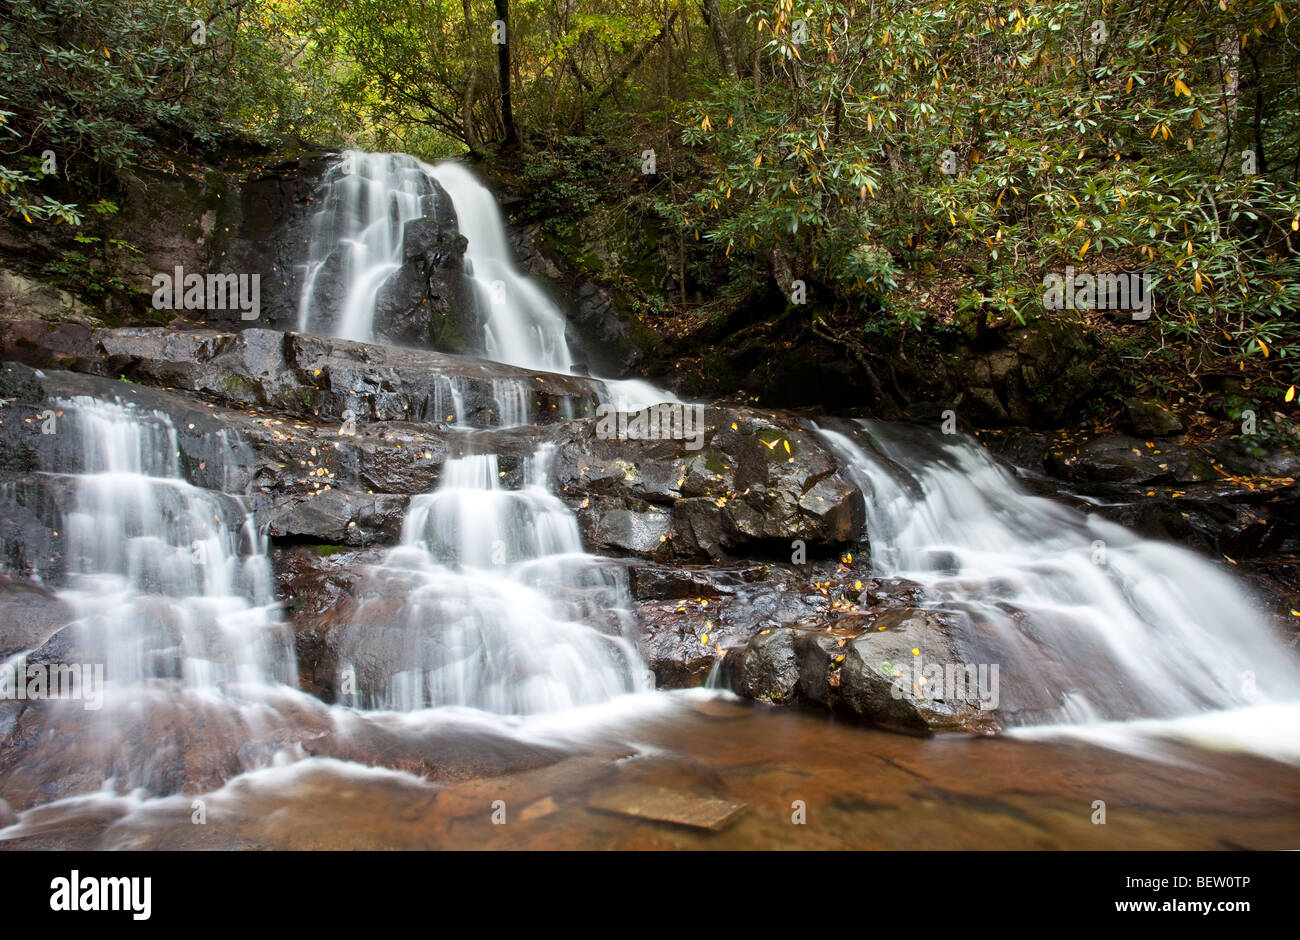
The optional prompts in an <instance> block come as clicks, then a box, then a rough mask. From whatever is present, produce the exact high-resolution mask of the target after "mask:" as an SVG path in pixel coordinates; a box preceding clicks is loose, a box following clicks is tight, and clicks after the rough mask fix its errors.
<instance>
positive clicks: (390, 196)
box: [298, 150, 437, 343]
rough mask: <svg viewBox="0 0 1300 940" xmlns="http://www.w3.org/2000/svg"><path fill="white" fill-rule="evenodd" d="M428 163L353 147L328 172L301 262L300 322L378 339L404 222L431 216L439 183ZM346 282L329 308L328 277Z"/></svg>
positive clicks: (304, 328)
mask: <svg viewBox="0 0 1300 940" xmlns="http://www.w3.org/2000/svg"><path fill="white" fill-rule="evenodd" d="M429 170H430V168H429V166H428V165H427V164H424V163H421V162H420V161H419V160H417V159H415V158H414V157H411V156H407V155H406V154H403V153H363V152H361V151H359V150H349V151H347V152H346V153H345V154H344V155H343V158H342V159H341V160H340V161H339V162H338V163H336V164H334V165H333V166H331V167H330V169H329V171H328V172H327V173H326V175H325V180H324V185H323V192H322V196H321V207H320V208H319V209H318V210H317V211H316V213H315V215H314V216H313V217H312V221H311V238H310V242H309V248H308V255H307V260H306V262H305V264H304V265H303V266H302V267H303V270H302V275H303V287H302V292H301V294H300V295H299V300H298V329H299V331H301V332H304V333H322V334H331V333H332V334H333V335H334V336H338V337H340V338H341V339H351V340H357V341H359V342H367V343H368V342H373V341H374V338H375V330H374V319H375V306H376V304H377V303H378V300H379V292H380V290H381V289H382V288H383V286H384V282H385V281H387V280H388V278H389V276H390V275H392V274H393V273H394V272H396V271H397V270H398V269H399V268H401V266H402V261H403V239H404V236H405V233H406V224H407V223H408V222H411V221H414V220H416V219H420V218H424V217H426V216H432V215H434V214H435V213H436V210H437V190H436V189H435V188H434V186H433V184H432V182H431V177H430V174H429ZM334 279H336V280H337V281H338V282H339V283H340V284H341V285H342V291H341V294H342V301H341V303H340V304H339V309H338V310H337V311H336V312H331V311H329V310H327V309H325V307H324V305H323V304H322V298H321V296H320V295H321V292H322V283H321V282H322V281H323V280H334Z"/></svg>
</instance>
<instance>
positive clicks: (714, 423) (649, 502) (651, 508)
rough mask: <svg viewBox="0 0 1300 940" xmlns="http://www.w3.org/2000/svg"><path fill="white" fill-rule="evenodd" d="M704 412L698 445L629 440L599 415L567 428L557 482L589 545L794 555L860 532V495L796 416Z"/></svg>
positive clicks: (712, 554)
mask: <svg viewBox="0 0 1300 940" xmlns="http://www.w3.org/2000/svg"><path fill="white" fill-rule="evenodd" d="M688 407H689V406H688ZM702 415H703V420H702V422H701V425H700V426H699V428H697V429H696V430H697V431H698V437H696V438H695V439H694V440H689V439H687V438H686V437H681V438H678V439H673V438H666V437H660V438H659V439H655V440H635V439H623V440H620V439H618V438H617V437H615V436H612V435H609V434H606V433H603V430H602V424H601V422H600V421H598V420H594V419H589V420H586V421H575V422H572V423H571V424H570V425H568V426H567V427H566V428H565V429H564V431H563V433H562V434H561V435H560V436H559V437H558V438H557V450H558V453H557V459H556V467H555V471H554V480H555V483H556V485H557V487H558V489H559V492H560V494H561V495H562V496H563V497H564V498H565V499H567V500H569V501H570V502H571V503H576V504H577V505H576V509H577V513H578V519H579V523H580V524H581V526H582V531H583V535H584V537H585V538H586V540H587V541H588V543H589V544H590V545H592V546H593V547H595V548H596V549H598V550H601V551H610V552H617V553H630V554H635V555H639V556H642V557H650V558H658V559H666V558H669V557H676V558H683V559H694V560H703V559H713V560H715V561H716V560H719V559H722V558H724V557H725V556H726V555H727V554H728V553H732V552H745V551H748V552H750V553H755V552H756V553H759V554H769V555H772V556H775V557H778V558H782V557H783V558H787V559H789V558H791V557H792V556H793V555H795V554H796V553H797V552H798V551H799V550H800V546H799V545H798V544H796V543H802V546H803V550H804V551H806V552H809V553H812V554H816V553H818V552H821V553H823V554H826V553H830V552H834V551H837V550H839V549H840V548H842V547H844V546H846V545H847V544H848V543H850V542H851V541H853V540H854V539H856V538H857V537H858V536H859V535H860V533H861V529H862V524H863V518H864V508H863V503H862V496H861V493H860V492H859V491H858V489H857V487H856V486H854V485H853V483H851V482H850V481H849V480H848V479H847V478H846V477H845V476H844V475H843V473H842V472H841V468H840V466H839V464H838V462H837V461H836V459H835V457H834V456H833V455H832V454H831V453H830V452H829V451H828V450H827V449H826V448H825V447H824V446H823V445H822V443H821V441H820V439H819V438H818V437H817V436H816V435H815V434H814V433H812V432H811V431H809V430H807V429H806V428H804V427H803V426H802V425H801V424H800V423H799V421H798V420H797V419H796V418H794V417H793V416H790V415H780V414H773V413H768V412H759V411H755V410H752V409H746V408H727V409H723V408H705V409H703V412H702ZM630 437H631V434H630V433H629V438H630Z"/></svg>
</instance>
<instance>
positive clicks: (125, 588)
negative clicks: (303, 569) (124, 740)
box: [59, 397, 294, 688]
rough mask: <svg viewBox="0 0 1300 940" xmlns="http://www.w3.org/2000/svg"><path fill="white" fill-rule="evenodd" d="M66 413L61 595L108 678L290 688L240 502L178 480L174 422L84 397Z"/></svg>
mask: <svg viewBox="0 0 1300 940" xmlns="http://www.w3.org/2000/svg"><path fill="white" fill-rule="evenodd" d="M59 405H60V407H61V408H63V409H64V410H66V411H67V412H68V413H69V415H70V416H71V418H72V423H73V424H74V425H75V429H76V431H75V433H76V434H77V440H78V442H79V444H80V448H79V451H78V452H77V453H76V455H75V457H74V458H73V459H74V460H77V461H79V465H74V466H71V467H69V468H68V472H70V473H73V474H75V477H74V482H75V486H74V490H73V498H72V505H71V506H70V507H69V508H68V509H67V510H66V511H65V512H64V517H63V523H62V527H63V529H64V536H65V543H64V544H65V556H66V559H67V567H68V570H67V590H65V591H64V592H63V596H64V599H65V600H68V601H69V602H70V603H71V604H72V606H73V608H74V610H76V612H77V614H78V625H79V628H80V630H81V632H82V635H83V639H84V642H85V644H86V646H87V648H88V649H90V650H95V651H97V652H98V654H99V655H102V656H103V657H104V665H105V675H106V677H107V678H108V679H109V680H110V681H111V682H113V683H115V684H118V683H124V682H132V681H140V680H146V679H155V678H173V679H180V680H182V681H183V682H184V684H185V685H187V686H191V687H198V688H211V687H214V686H217V685H218V684H221V683H225V682H229V681H238V682H243V683H262V684H269V683H273V682H292V681H294V667H293V652H292V647H291V646H290V643H289V640H288V636H287V632H286V631H285V630H284V629H283V627H282V625H281V624H280V623H279V622H278V619H277V618H276V617H275V616H274V613H273V608H272V606H271V605H272V602H273V589H272V576H271V566H270V562H269V560H268V559H267V556H266V554H265V545H264V542H263V539H262V537H261V535H260V534H259V533H258V532H257V529H256V526H255V525H254V522H253V519H252V517H251V515H250V514H248V513H247V512H246V511H244V509H243V508H242V507H241V506H240V505H239V503H238V502H237V501H236V500H234V499H231V498H229V497H225V496H224V495H223V494H219V493H214V492H212V491H210V490H205V489H201V488H199V487H196V486H193V485H191V484H190V483H188V482H186V481H185V480H184V479H183V478H182V476H181V473H180V467H179V463H178V460H177V454H178V445H177V437H176V429H175V427H174V426H173V424H172V421H171V419H170V418H169V417H168V416H167V415H165V414H161V413H158V412H153V413H143V412H141V411H140V410H139V409H136V408H133V407H129V406H124V405H120V404H117V403H113V402H105V401H100V400H97V399H93V398H88V397H79V398H76V399H73V400H68V401H61V402H60V403H59Z"/></svg>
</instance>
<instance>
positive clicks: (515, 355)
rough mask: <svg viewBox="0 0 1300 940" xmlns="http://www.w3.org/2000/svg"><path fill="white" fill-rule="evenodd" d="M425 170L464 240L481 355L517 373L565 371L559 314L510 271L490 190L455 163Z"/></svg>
mask: <svg viewBox="0 0 1300 940" xmlns="http://www.w3.org/2000/svg"><path fill="white" fill-rule="evenodd" d="M426 170H427V172H428V173H429V174H430V175H431V176H432V177H433V179H435V180H437V181H438V183H439V185H441V186H442V188H443V189H445V190H446V191H447V194H448V195H449V196H450V197H451V201H452V204H453V205H455V207H456V219H457V221H458V223H459V225H460V232H461V234H462V235H464V236H465V238H466V239H467V240H468V246H467V248H466V251H465V276H466V278H468V280H469V283H470V285H471V287H472V288H473V293H474V299H475V302H476V303H477V304H478V313H479V321H480V322H481V323H482V324H483V353H484V355H485V356H486V357H487V358H488V359H491V360H493V361H494V362H504V363H505V364H506V365H512V366H519V367H520V368H523V369H530V370H534V371H539V372H563V373H567V372H569V371H570V370H571V369H572V367H573V358H572V356H571V354H570V352H569V344H568V342H567V341H566V340H565V338H564V330H565V327H566V325H567V324H566V321H565V317H564V313H563V312H562V311H561V310H560V309H559V308H558V307H556V306H555V304H553V303H552V302H551V301H550V299H549V298H548V297H547V296H546V294H545V293H544V292H543V291H542V290H541V288H539V287H538V286H537V285H536V284H535V283H533V281H532V280H531V279H530V278H528V277H526V276H525V275H524V274H523V273H522V272H520V271H519V269H518V268H517V267H516V266H515V262H514V253H513V252H512V251H511V250H510V243H509V241H508V240H507V239H506V228H505V221H504V219H502V217H501V210H500V209H499V208H498V207H497V201H496V197H495V196H493V195H492V191H491V190H489V189H488V188H487V187H486V186H484V185H483V184H482V183H480V182H479V181H478V180H477V179H476V178H475V177H474V174H473V173H471V172H470V171H469V170H468V169H466V168H465V167H464V166H462V165H461V164H459V163H456V162H452V161H448V162H445V163H440V164H439V165H438V166H436V167H426Z"/></svg>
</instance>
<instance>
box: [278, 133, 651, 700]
mask: <svg viewBox="0 0 1300 940" xmlns="http://www.w3.org/2000/svg"><path fill="white" fill-rule="evenodd" d="M435 181H436V184H437V185H439V186H441V187H442V189H443V190H444V191H445V192H446V193H447V194H448V196H449V197H450V199H451V202H452V205H453V206H454V210H455V214H456V219H457V224H458V226H459V229H460V232H461V233H462V234H463V235H464V236H465V237H466V239H467V242H468V245H467V250H466V253H465V277H466V280H467V282H468V286H469V287H470V290H471V293H472V296H473V297H474V299H475V303H476V305H477V314H478V321H479V322H480V323H481V324H482V331H483V332H482V337H481V348H482V350H483V354H484V356H485V357H486V358H487V359H490V360H493V361H496V362H500V363H505V364H507V365H512V366H517V367H519V368H522V369H526V370H528V371H530V372H538V371H543V372H557V373H564V374H573V356H572V353H571V351H570V349H569V345H568V341H567V339H566V337H565V330H566V327H567V322H566V319H565V316H564V313H563V312H562V311H561V310H560V309H559V308H558V307H557V306H556V305H555V304H554V303H553V302H552V301H551V300H550V298H549V297H548V296H547V295H546V293H545V291H543V290H542V289H541V288H540V287H539V286H538V285H537V284H536V283H534V282H533V281H532V280H531V279H530V278H529V277H527V276H526V275H525V274H524V273H523V272H521V271H520V270H519V268H518V267H517V265H516V264H515V261H514V257H513V253H512V251H511V248H510V244H509V241H508V239H507V237H506V227H505V220H504V218H503V216H502V214H501V210H500V208H499V207H498V205H497V201H496V198H495V196H493V194H492V192H491V191H490V190H488V189H487V188H486V187H485V186H483V185H482V184H481V183H480V182H479V181H478V180H477V179H476V178H475V177H474V175H473V174H472V173H471V172H470V171H469V170H468V169H466V168H465V167H464V166H462V165H461V164H459V163H455V162H447V163H442V164H439V165H438V166H436V167H434V166H429V165H428V164H425V163H422V162H421V161H419V160H417V159H415V158H414V157H410V156H407V155H404V154H364V153H358V152H355V151H350V152H348V153H346V154H345V155H344V157H343V159H342V160H341V161H340V162H339V164H338V165H337V166H335V167H334V168H332V169H331V171H330V173H329V175H328V177H327V179H326V187H325V193H326V194H325V198H324V203H323V206H322V208H321V210H320V211H319V213H318V215H317V218H316V223H315V237H314V238H313V242H312V248H311V261H310V262H309V264H308V268H307V279H306V287H305V289H304V291H303V300H302V304H301V308H300V309H301V318H300V326H301V327H302V328H303V329H321V330H323V329H327V328H328V322H327V321H328V317H327V316H325V314H324V313H323V312H321V311H319V310H318V304H317V301H316V295H315V286H316V281H317V277H318V276H319V272H321V271H323V270H325V267H326V265H327V264H328V263H334V264H338V263H339V262H338V260H337V258H338V257H339V255H340V253H342V254H343V255H344V256H345V258H346V265H345V267H344V269H343V272H342V277H343V283H344V284H345V285H346V289H345V291H344V295H345V297H346V301H345V303H344V305H343V313H342V315H341V316H340V317H339V318H338V320H337V324H336V325H335V326H334V327H333V332H334V333H335V335H339V336H342V337H344V338H348V339H357V340H370V339H372V338H373V337H374V335H375V329H374V315H375V307H376V299H377V297H378V295H379V292H380V290H381V289H382V286H383V283H384V281H385V280H386V279H387V278H388V277H389V276H391V275H392V274H393V273H394V272H395V271H396V270H397V269H398V267H399V266H400V263H401V260H402V258H403V251H402V245H401V234H402V231H403V227H404V226H405V224H406V223H407V222H409V221H411V220H412V219H415V218H419V217H420V216H421V215H422V214H423V213H424V212H425V211H426V210H427V209H428V208H429V206H430V205H431V203H432V201H433V200H432V198H431V196H430V194H431V193H432V192H433V187H434V183H435ZM330 259H335V260H333V261H332V262H331V260H330ZM603 385H604V395H603V398H604V400H605V401H608V402H610V403H611V404H613V405H615V406H616V407H618V408H620V409H622V410H635V409H639V408H643V407H645V406H647V405H650V404H654V403H658V402H665V401H676V399H675V398H674V397H673V396H672V395H669V394H667V393H665V392H663V391H661V390H659V389H657V388H655V387H654V386H653V385H651V384H650V383H648V382H645V381H641V380H627V381H604V382H603ZM493 397H494V398H495V400H496V409H495V410H496V421H495V423H496V425H497V426H499V427H517V426H521V425H526V424H528V423H530V422H531V421H532V420H533V414H532V407H531V403H532V389H531V387H530V385H529V384H528V383H523V382H519V381H512V380H507V379H497V380H494V381H493ZM434 409H435V412H436V413H437V417H438V419H439V420H442V421H445V422H447V423H456V424H463V423H464V420H465V415H464V408H463V405H462V402H461V396H460V395H459V394H458V389H457V387H456V386H455V384H454V383H448V388H447V390H446V392H444V390H443V387H442V383H439V385H438V395H437V401H436V402H434ZM469 450H470V451H471V455H470V456H464V457H459V458H454V459H450V460H449V461H448V462H447V464H446V465H445V466H444V468H443V477H442V481H441V484H440V486H439V487H438V489H437V491H435V492H433V493H430V494H426V495H424V496H419V497H416V498H415V499H414V500H413V501H412V503H411V507H410V510H409V512H408V515H407V519H406V521H405V524H404V529H403V536H402V544H401V546H400V547H398V548H396V549H394V550H393V551H391V552H390V553H389V555H388V556H387V558H386V559H385V560H384V562H383V563H382V564H381V565H380V566H378V568H377V569H376V571H375V573H374V577H373V579H372V585H371V588H370V593H371V595H373V597H372V599H371V600H370V601H368V602H367V603H368V604H369V605H370V606H367V605H366V604H363V606H362V608H361V610H360V611H359V612H358V614H357V616H356V618H354V623H353V625H352V626H350V627H349V637H348V638H347V639H346V640H345V648H350V649H351V650H352V651H353V653H354V655H353V660H354V661H351V662H348V663H346V664H345V669H346V670H347V671H348V672H349V673H350V674H351V675H355V676H359V677H360V682H361V689H360V691H359V693H358V694H357V695H356V697H355V699H351V698H348V694H349V693H344V696H343V697H344V701H346V702H348V703H349V704H354V703H355V704H359V705H361V706H362V707H365V708H370V709H396V710H406V711H409V710H417V709H423V708H428V707H434V706H461V707H469V708H476V709H482V710H484V711H488V712H494V713H501V714H514V715H523V714H538V713H548V712H557V711H562V710H566V709H572V708H575V707H578V706H585V705H592V704H595V703H599V702H606V701H609V700H611V699H613V698H615V697H618V696H623V695H626V694H630V693H636V692H642V691H645V690H647V689H649V688H652V687H653V683H652V682H651V680H650V678H649V676H648V674H647V672H646V670H645V668H644V666H643V665H642V664H641V661H640V658H639V657H638V656H637V653H636V650H635V648H634V647H633V646H632V644H631V643H630V642H629V641H628V639H627V637H628V635H630V632H631V630H630V627H631V616H630V613H629V607H630V601H629V598H628V595H627V591H626V587H625V584H624V581H625V575H624V573H623V571H622V570H621V569H620V568H618V567H617V566H611V565H609V564H608V563H606V562H601V561H600V560H598V559H595V558H593V557H590V556H588V555H586V554H585V553H584V552H583V549H582V544H581V540H580V538H579V535H578V527H577V521H576V519H575V518H574V516H573V514H572V513H571V512H570V511H569V510H568V508H567V507H566V506H565V505H564V503H563V502H562V501H561V500H559V499H558V498H557V497H555V496H554V495H553V494H551V493H550V492H549V490H548V488H547V485H546V477H545V474H546V465H547V463H548V462H549V460H550V459H551V455H550V453H549V452H548V451H545V450H543V451H542V452H539V453H538V454H537V455H535V456H534V458H533V459H532V460H531V461H530V463H529V465H528V467H527V468H526V471H525V482H524V485H523V486H522V488H520V489H517V490H508V489H504V488H503V487H502V484H501V476H502V473H501V470H500V468H499V465H498V464H499V461H498V458H497V457H496V456H495V455H493V454H487V453H482V454H481V453H473V451H474V448H473V447H472V445H471V446H470V448H469ZM394 595H400V598H401V599H400V601H395V600H394ZM395 604H396V607H397V609H396V610H395V609H394V605H395ZM376 623H381V624H383V625H384V626H385V629H384V637H383V639H382V640H378V639H376V636H375V632H374V630H373V629H372V627H373V626H374V625H375V624H376ZM345 687H347V683H346V682H345V681H344V677H342V676H341V677H340V688H345Z"/></svg>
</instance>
